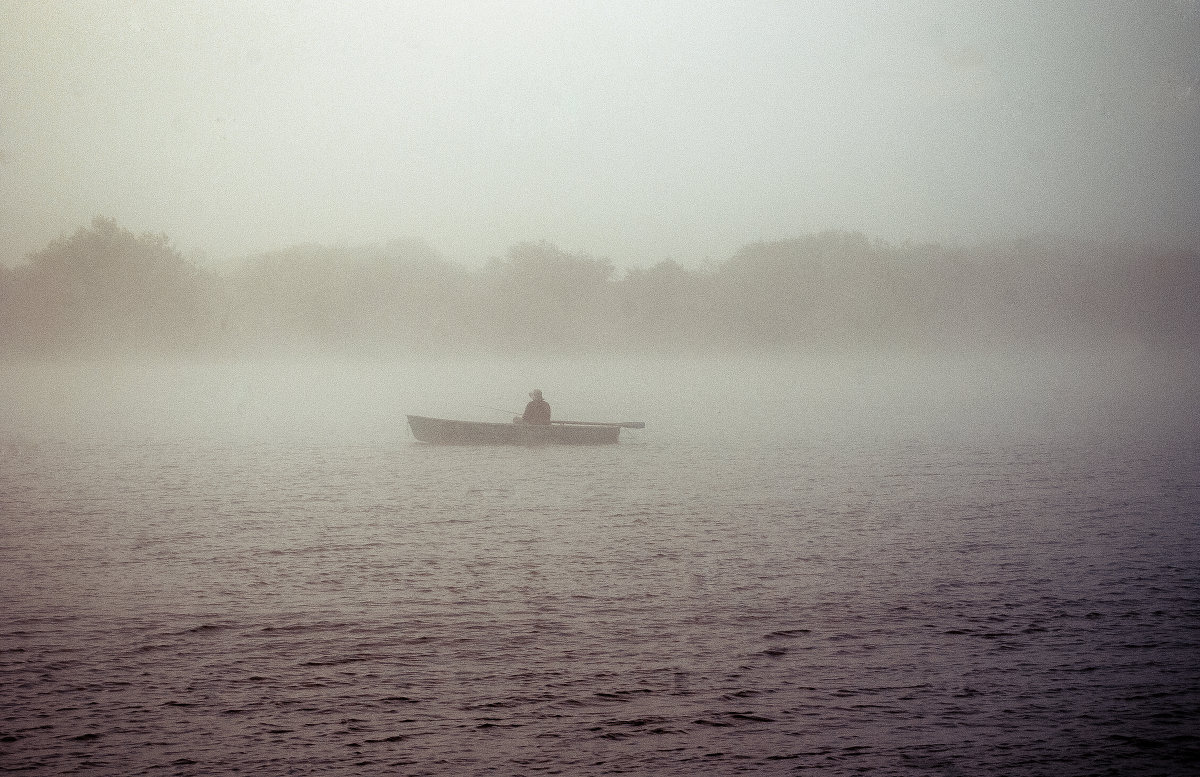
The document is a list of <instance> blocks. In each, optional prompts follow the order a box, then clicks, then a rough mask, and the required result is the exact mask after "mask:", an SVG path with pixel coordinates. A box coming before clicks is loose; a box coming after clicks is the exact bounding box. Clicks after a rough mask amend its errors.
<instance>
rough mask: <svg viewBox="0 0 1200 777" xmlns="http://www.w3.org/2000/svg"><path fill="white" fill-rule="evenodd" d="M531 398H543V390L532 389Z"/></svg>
mask: <svg viewBox="0 0 1200 777" xmlns="http://www.w3.org/2000/svg"><path fill="white" fill-rule="evenodd" d="M529 398H530V399H541V398H542V390H541V389H534V390H533V391H530V392H529Z"/></svg>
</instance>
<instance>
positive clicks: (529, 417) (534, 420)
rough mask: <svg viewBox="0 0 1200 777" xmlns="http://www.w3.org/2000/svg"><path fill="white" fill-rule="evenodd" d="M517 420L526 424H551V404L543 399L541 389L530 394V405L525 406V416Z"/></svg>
mask: <svg viewBox="0 0 1200 777" xmlns="http://www.w3.org/2000/svg"><path fill="white" fill-rule="evenodd" d="M516 420H517V421H518V422H520V423H525V424H548V423H550V403H549V402H547V401H546V400H544V399H542V390H541V389H534V390H533V391H531V392H529V404H528V405H526V406H525V415H523V416H521V417H520V418H518V419H516Z"/></svg>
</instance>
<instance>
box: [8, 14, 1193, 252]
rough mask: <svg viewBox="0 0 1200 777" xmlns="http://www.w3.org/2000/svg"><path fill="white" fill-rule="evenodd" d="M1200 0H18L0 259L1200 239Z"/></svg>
mask: <svg viewBox="0 0 1200 777" xmlns="http://www.w3.org/2000/svg"><path fill="white" fill-rule="evenodd" d="M1198 138H1200V4H1198V2H1197V0H1128V1H1127V0H1095V1H1094V2H1093V1H1090V0H1007V1H1006V2H1002V3H1000V2H983V1H982V0H981V1H980V2H955V1H954V0H923V1H921V0H898V1H896V2H886V1H885V0H878V1H877V2H855V1H854V0H828V2H825V1H823V0H821V1H818V0H798V1H797V2H782V1H781V2H750V1H749V0H747V1H746V2H732V1H731V2H704V1H702V0H679V1H678V2H675V1H673V0H672V1H666V0H664V1H661V2H655V1H653V0H640V1H638V2H618V1H616V0H602V1H597V2H586V1H584V0H570V1H567V0H564V1H562V2H548V1H547V2H534V1H530V2H491V3H485V2H453V1H452V0H429V2H402V1H401V0H395V1H386V0H380V1H379V2H346V1H345V0H328V1H325V0H314V1H313V2H291V1H290V0H289V1H288V2H283V0H279V1H278V2H266V1H265V0H234V1H232V2H211V1H210V2H204V3H191V2H177V3H174V2H161V3H160V2H117V1H112V2H66V1H65V0H64V2H48V3H41V2H37V3H35V2H14V0H0V261H5V262H7V263H10V264H11V263H14V262H17V261H19V260H20V259H21V258H22V257H23V256H24V255H25V254H26V253H27V252H29V251H30V250H33V249H37V248H41V247H42V246H44V245H45V244H46V243H47V242H49V241H50V240H51V239H53V238H55V237H57V236H58V235H60V234H62V233H65V232H70V231H72V230H73V229H74V228H75V227H77V226H79V225H82V224H86V223H88V222H89V221H90V220H91V218H92V216H94V215H97V214H103V215H107V216H112V217H115V218H116V219H117V220H118V221H119V222H120V223H121V224H122V225H123V226H126V227H128V228H130V229H133V230H134V231H138V232H140V231H143V230H149V231H153V232H165V233H167V234H168V235H169V236H170V237H171V238H172V239H173V240H174V241H175V243H176V245H177V246H178V247H179V248H180V249H181V250H183V251H184V252H185V253H187V254H199V253H203V254H204V255H205V256H207V257H209V258H210V259H211V260H214V261H216V260H222V259H225V258H229V257H233V256H239V255H245V254H251V253H256V252H261V251H265V250H271V249H275V248H282V247H285V246H288V245H291V244H294V243H300V242H317V243H326V244H339V243H350V244H357V243H364V242H376V241H386V240H389V239H393V238H401V237H404V238H410V237H416V238H421V239H424V240H426V241H427V242H428V243H429V244H430V245H432V246H433V247H435V248H437V249H438V250H440V251H442V252H443V253H445V254H446V255H447V256H449V257H450V258H452V259H455V260H458V261H463V262H466V263H476V262H479V261H482V260H484V259H486V258H487V257H489V256H497V255H502V254H503V253H504V252H505V250H506V248H507V247H508V246H509V245H511V244H512V243H515V242H518V241H523V240H543V239H544V240H549V241H551V242H554V243H557V244H558V245H559V246H560V247H562V248H564V249H566V250H569V251H571V252H586V253H590V254H593V255H596V256H604V257H609V258H611V259H612V260H613V261H614V262H616V263H617V264H618V265H628V264H646V263H653V262H657V261H660V260H662V259H666V258H673V259H676V260H679V261H681V262H684V263H691V262H697V261H701V260H703V259H705V258H710V259H716V260H721V259H724V258H726V257H728V256H729V255H730V254H731V253H732V252H733V251H735V250H736V249H737V248H738V247H739V246H741V245H743V244H745V243H747V242H751V241H755V240H762V239H776V238H783V237H792V236H797V235H802V234H806V233H808V232H811V231H816V230H822V229H829V228H838V229H855V230H861V231H863V232H865V233H867V234H868V235H870V236H872V237H878V238H883V239H886V240H891V241H899V240H904V239H913V240H918V241H924V240H939V241H949V242H967V243H970V242H974V241H976V240H987V239H993V238H1008V237H1017V236H1021V235H1026V234H1031V233H1044V232H1051V233H1057V234H1065V235H1085V236H1088V237H1110V236H1132V237H1139V238H1144V237H1152V238H1155V239H1159V240H1169V241H1172V242H1175V243H1182V244H1184V245H1186V246H1188V247H1190V248H1193V249H1195V248H1200V207H1198V201H1200V197H1198V194H1200V141H1198Z"/></svg>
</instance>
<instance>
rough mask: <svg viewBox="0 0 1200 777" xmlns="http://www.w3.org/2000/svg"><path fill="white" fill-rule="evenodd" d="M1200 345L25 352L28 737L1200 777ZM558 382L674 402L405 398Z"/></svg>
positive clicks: (410, 753)
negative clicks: (103, 357) (567, 443)
mask: <svg viewBox="0 0 1200 777" xmlns="http://www.w3.org/2000/svg"><path fill="white" fill-rule="evenodd" d="M1196 376H1197V370H1196V367H1195V363H1194V361H1193V360H1192V359H1191V357H1188V356H1187V355H1184V356H1182V357H1179V356H1177V357H1175V358H1173V359H1167V358H1165V357H1162V358H1159V357H1156V358H1151V357H1141V356H1137V355H1128V354H1126V355H1124V356H1121V357H1119V358H1118V357H1115V356H1112V355H1107V354H1100V355H1096V354H1091V355H1088V354H1079V353H1075V354H1072V355H1070V356H1069V357H1067V356H1060V355H1042V356H1038V357H1011V356H1010V357H1007V358H994V359H984V358H980V357H973V358H952V357H939V358H921V359H915V358H909V357H901V356H895V355H892V356H877V357H873V358H867V357H862V358H857V359H853V360H837V359H834V360H820V359H808V360H801V359H796V360H766V359H764V360H752V359H741V360H723V359H717V358H708V359H695V360H688V359H675V360H666V361H650V362H645V363H638V364H633V363H629V362H627V361H625V360H623V359H621V358H619V357H612V358H609V359H591V360H578V361H574V362H563V363H555V362H542V363H533V362H522V363H518V362H499V361H492V362H481V361H462V362H449V361H446V362H438V361H426V362H420V363H413V364H384V363H377V362H340V363H333V362H317V361H305V360H291V361H281V362H271V363H267V362H262V363H249V364H246V363H221V364H126V365H121V366H112V365H108V366H104V365H77V364H42V365H33V366H30V365H24V366H20V365H9V366H7V367H0V515H2V516H3V522H2V524H0V702H2V704H0V710H2V711H0V769H2V770H14V771H17V770H24V771H27V772H28V773H33V774H69V773H79V774H112V775H132V774H155V775H163V774H180V775H202V774H205V775H207V774H234V773H256V774H396V775H421V774H429V775H447V774H452V775H460V774H461V775H476V774H497V775H510V774H511V775H524V774H543V773H544V774H556V773H557V774H567V775H599V774H620V773H627V774H647V775H693V774H717V775H720V774H737V773H747V774H789V773H795V772H801V773H805V772H807V773H818V774H851V773H863V772H867V773H871V774H883V775H889V774H930V773H933V774H961V775H979V774H997V775H1000V774H1003V775H1056V776H1061V775H1085V774H1086V775H1094V774H1120V775H1127V774H1147V775H1173V774H1189V773H1196V771H1197V770H1200V734H1198V729H1197V721H1198V720H1200V661H1198V660H1197V657H1198V656H1200V546H1198V544H1197V540H1198V539H1200V474H1198V473H1200V431H1198V429H1197V426H1196V413H1197V411H1196V404H1197V403H1196V399H1197V397H1198V396H1200V392H1198V391H1197V385H1198V384H1197V380H1196ZM535 386H537V387H540V388H542V389H543V390H544V391H545V393H546V396H547V399H548V400H549V401H550V402H551V404H552V405H553V407H554V411H555V415H556V417H559V418H567V417H576V418H581V419H605V420H643V421H646V424H647V426H646V429H645V430H641V431H623V432H622V439H621V443H620V444H619V445H617V446H609V447H601V448H554V447H541V448H536V447H535V448H476V447H437V446H426V445H423V444H419V443H416V442H415V441H413V439H412V437H411V435H410V434H409V432H408V430H407V428H406V427H405V425H404V413H419V414H423V415H433V416H442V417H458V418H474V419H478V420H505V418H506V415H507V413H510V412H515V411H519V410H520V408H521V406H522V405H523V403H524V401H525V394H526V392H527V391H529V389H531V388H533V387H535ZM489 407H495V408H497V409H496V410H491V409H488V408H489Z"/></svg>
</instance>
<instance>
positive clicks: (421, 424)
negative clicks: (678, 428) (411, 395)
mask: <svg viewBox="0 0 1200 777" xmlns="http://www.w3.org/2000/svg"><path fill="white" fill-rule="evenodd" d="M408 427H409V429H411V430H412V434H413V437H416V438H417V439H418V440H420V441H421V442H428V443H437V444H440V445H612V444H613V443H615V442H616V441H617V439H618V438H619V437H620V435H621V429H622V428H626V429H641V428H643V427H645V424H644V423H642V422H641V421H622V422H619V423H603V422H598V421H552V422H551V423H550V424H548V425H547V424H522V423H511V424H495V423H488V422H485V421H452V420H450V419H447V418H426V417H425V416H420V415H410V416H408Z"/></svg>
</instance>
